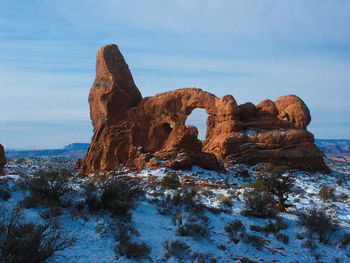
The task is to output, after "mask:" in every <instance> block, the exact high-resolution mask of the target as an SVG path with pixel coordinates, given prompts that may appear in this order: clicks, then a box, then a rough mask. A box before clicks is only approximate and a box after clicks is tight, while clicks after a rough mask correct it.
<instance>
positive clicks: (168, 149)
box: [77, 45, 328, 173]
mask: <svg viewBox="0 0 350 263" xmlns="http://www.w3.org/2000/svg"><path fill="white" fill-rule="evenodd" d="M89 103H90V110H91V114H90V116H91V120H92V124H93V126H94V134H93V137H92V139H91V144H90V147H89V148H88V150H87V153H86V156H85V158H84V160H83V161H82V162H81V164H80V163H79V165H80V167H81V169H82V172H83V173H91V172H99V171H104V170H114V169H118V168H121V167H124V166H129V167H134V168H136V169H142V168H144V167H152V168H159V167H169V168H171V169H191V167H192V166H193V165H198V166H201V167H203V168H207V169H213V170H223V169H224V166H225V165H231V164H234V163H246V164H249V165H253V164H256V163H260V162H285V163H288V164H289V165H290V166H292V167H296V168H300V169H305V170H311V171H328V167H327V166H326V165H325V163H324V161H323V155H322V153H321V152H320V151H319V150H318V148H317V147H316V146H315V144H314V143H313V141H314V138H313V135H312V134H311V133H310V132H308V131H307V130H306V127H307V125H308V124H309V122H310V120H311V118H310V113H309V110H308V108H307V106H306V105H305V103H304V102H303V101H302V100H301V99H300V98H298V97H296V96H295V95H287V96H282V97H280V98H278V99H277V100H276V101H275V102H273V101H271V100H269V99H265V100H263V101H262V102H260V103H259V104H258V105H257V106H255V105H254V104H253V103H251V102H248V103H245V104H242V105H239V106H238V105H237V103H236V100H235V99H234V97H233V96H231V95H226V96H223V97H222V98H217V97H216V96H215V95H214V94H211V93H209V92H206V91H203V90H201V89H198V88H184V89H177V90H173V91H168V92H164V93H160V94H156V95H154V96H153V97H146V98H142V96H141V93H140V92H139V90H138V88H137V87H136V85H135V83H134V81H133V77H132V75H131V73H130V70H129V68H128V65H127V64H126V62H125V60H124V58H123V56H122V55H121V53H120V51H119V49H118V47H117V46H116V45H107V46H104V47H101V48H100V49H99V50H98V52H97V62H96V78H95V82H94V84H93V86H92V88H91V91H90V95H89ZM196 108H203V109H205V110H206V112H207V114H208V118H207V131H206V137H205V140H204V141H200V140H199V139H198V138H197V136H198V130H197V128H196V127H194V126H190V125H185V122H186V119H187V117H188V116H189V115H190V114H191V112H192V111H193V110H194V109H196ZM77 167H78V166H77Z"/></svg>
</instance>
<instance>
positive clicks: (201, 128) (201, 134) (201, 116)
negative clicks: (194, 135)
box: [185, 108, 209, 141]
mask: <svg viewBox="0 0 350 263" xmlns="http://www.w3.org/2000/svg"><path fill="white" fill-rule="evenodd" d="M208 116H209V115H208V113H207V112H206V110H205V109H202V108H196V109H194V110H193V111H192V112H191V114H190V115H188V116H187V119H186V122H185V125H192V126H195V127H196V128H197V130H198V139H199V140H200V141H204V140H205V135H206V132H207V118H208Z"/></svg>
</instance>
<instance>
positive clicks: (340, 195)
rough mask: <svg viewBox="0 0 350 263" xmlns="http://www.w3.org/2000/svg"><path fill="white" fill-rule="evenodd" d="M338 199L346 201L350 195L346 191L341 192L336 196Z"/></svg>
mask: <svg viewBox="0 0 350 263" xmlns="http://www.w3.org/2000/svg"><path fill="white" fill-rule="evenodd" d="M336 199H337V201H346V200H348V199H349V196H348V195H347V194H346V193H340V194H339V195H337V196H336Z"/></svg>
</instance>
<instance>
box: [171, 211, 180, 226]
mask: <svg viewBox="0 0 350 263" xmlns="http://www.w3.org/2000/svg"><path fill="white" fill-rule="evenodd" d="M172 220H173V224H174V226H179V225H182V212H181V210H180V209H177V210H176V212H175V213H174V214H173V216H172Z"/></svg>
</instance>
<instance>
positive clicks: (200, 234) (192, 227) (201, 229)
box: [177, 223, 210, 239]
mask: <svg viewBox="0 0 350 263" xmlns="http://www.w3.org/2000/svg"><path fill="white" fill-rule="evenodd" d="M177 233H178V235H179V236H190V237H193V238H194V239H200V238H208V237H209V235H210V232H209V229H208V228H207V227H206V226H203V225H201V224H197V223H185V224H183V225H179V226H178V228H177Z"/></svg>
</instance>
